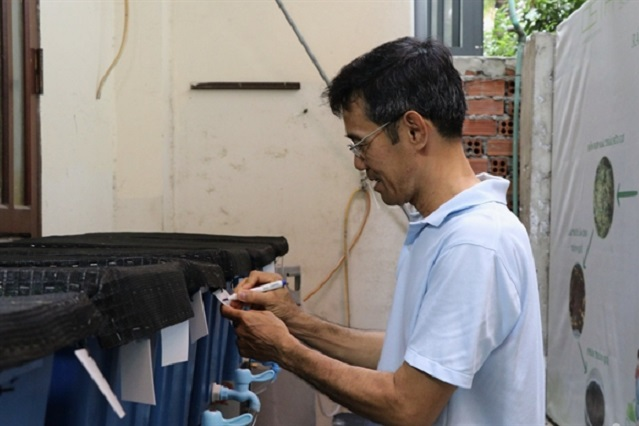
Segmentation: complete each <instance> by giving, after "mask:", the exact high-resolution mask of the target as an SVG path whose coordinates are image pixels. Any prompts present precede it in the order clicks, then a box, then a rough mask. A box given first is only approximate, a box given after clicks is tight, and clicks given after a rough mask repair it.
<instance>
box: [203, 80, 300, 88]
mask: <svg viewBox="0 0 639 426" xmlns="http://www.w3.org/2000/svg"><path fill="white" fill-rule="evenodd" d="M300 87H301V85H300V83H298V82H286V81H284V82H259V81H236V82H233V81H212V82H205V83H193V84H191V90H300Z"/></svg>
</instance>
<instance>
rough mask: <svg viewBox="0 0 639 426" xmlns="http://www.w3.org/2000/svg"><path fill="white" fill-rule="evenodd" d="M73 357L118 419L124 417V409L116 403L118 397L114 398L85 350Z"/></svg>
mask: <svg viewBox="0 0 639 426" xmlns="http://www.w3.org/2000/svg"><path fill="white" fill-rule="evenodd" d="M75 356H76V357H77V358H78V360H79V361H80V363H81V364H82V366H83V367H84V368H85V369H86V370H87V372H88V373H89V376H91V379H93V381H94V382H95V384H96V385H98V389H100V392H102V395H104V396H105V397H106V399H107V401H108V402H109V405H110V406H111V408H113V411H115V414H117V415H118V417H119V418H122V417H124V415H125V413H124V409H123V408H122V405H121V404H120V401H118V397H117V396H115V394H114V393H113V390H111V386H109V383H108V382H107V381H106V379H105V378H104V376H103V375H102V372H101V371H100V368H98V365H97V364H96V363H95V360H94V359H93V358H91V356H90V355H89V352H88V351H87V350H86V349H78V350H76V351H75Z"/></svg>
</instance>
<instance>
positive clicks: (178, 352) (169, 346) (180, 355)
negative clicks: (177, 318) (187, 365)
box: [161, 321, 189, 367]
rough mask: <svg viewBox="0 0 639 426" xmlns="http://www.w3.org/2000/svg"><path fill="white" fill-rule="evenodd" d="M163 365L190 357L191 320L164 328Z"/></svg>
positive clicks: (186, 359) (162, 332)
mask: <svg viewBox="0 0 639 426" xmlns="http://www.w3.org/2000/svg"><path fill="white" fill-rule="evenodd" d="M161 334H162V367H166V366H169V365H172V364H177V363H178V362H185V361H188V359H189V321H183V322H181V323H179V324H175V325H172V326H170V327H166V328H163V329H162V331H161Z"/></svg>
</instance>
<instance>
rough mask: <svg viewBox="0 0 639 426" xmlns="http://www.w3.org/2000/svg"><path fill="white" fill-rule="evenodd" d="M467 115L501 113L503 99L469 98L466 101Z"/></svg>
mask: <svg viewBox="0 0 639 426" xmlns="http://www.w3.org/2000/svg"><path fill="white" fill-rule="evenodd" d="M467 104H468V110H467V111H466V114H468V115H503V114H504V101H503V100H496V99H491V98H487V99H469V100H468V101H467Z"/></svg>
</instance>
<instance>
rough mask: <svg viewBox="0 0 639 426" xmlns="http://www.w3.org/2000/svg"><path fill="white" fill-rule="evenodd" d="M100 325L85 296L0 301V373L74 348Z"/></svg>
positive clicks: (61, 295) (49, 295)
mask: <svg viewBox="0 0 639 426" xmlns="http://www.w3.org/2000/svg"><path fill="white" fill-rule="evenodd" d="M101 323H102V317H101V316H100V313H99V312H98V310H97V309H96V307H95V306H94V305H93V303H91V301H89V299H88V297H87V296H86V294H84V293H56V294H43V295H38V296H29V297H24V296H21V297H10V298H0V370H2V369H5V368H10V367H15V366H18V365H20V364H22V363H24V362H27V361H32V360H35V359H38V358H41V357H43V356H46V355H50V354H52V353H53V352H55V351H56V350H58V349H61V348H63V347H65V346H69V345H73V344H74V343H75V342H77V341H78V340H80V339H83V338H85V337H87V336H91V335H93V333H95V332H96V331H97V329H98V328H99V327H100V324H101Z"/></svg>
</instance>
